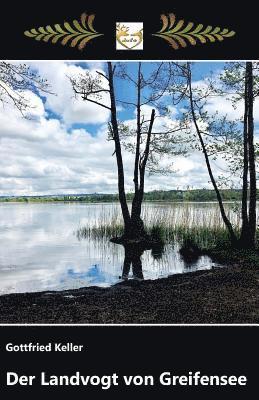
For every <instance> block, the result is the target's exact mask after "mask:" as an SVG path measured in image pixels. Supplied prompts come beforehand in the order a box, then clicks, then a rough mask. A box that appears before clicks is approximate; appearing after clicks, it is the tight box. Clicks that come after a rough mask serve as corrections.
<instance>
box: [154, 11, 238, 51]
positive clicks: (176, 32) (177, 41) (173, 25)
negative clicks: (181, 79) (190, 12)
mask: <svg viewBox="0 0 259 400" xmlns="http://www.w3.org/2000/svg"><path fill="white" fill-rule="evenodd" d="M161 20H162V24H163V26H162V29H161V30H160V31H158V32H157V33H154V34H153V36H158V37H161V38H163V39H165V40H167V41H168V42H169V43H170V45H171V46H172V47H173V49H174V50H177V49H179V47H186V46H187V44H188V43H190V44H191V45H193V46H195V45H196V44H197V41H200V42H201V43H207V42H211V43H213V42H215V41H216V40H219V41H222V40H224V39H225V38H229V37H232V36H234V35H235V34H236V32H234V31H231V30H229V29H226V28H225V29H221V28H219V27H218V26H216V28H212V26H210V25H208V26H207V27H204V26H203V25H202V24H198V25H197V26H196V27H194V23H193V22H188V23H185V21H184V20H183V19H181V20H179V21H178V22H177V21H176V17H175V15H174V14H169V15H168V16H167V15H164V14H162V15H161Z"/></svg>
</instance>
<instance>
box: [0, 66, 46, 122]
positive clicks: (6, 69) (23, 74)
mask: <svg viewBox="0 0 259 400" xmlns="http://www.w3.org/2000/svg"><path fill="white" fill-rule="evenodd" d="M27 90H31V91H33V92H35V91H36V92H47V93H50V91H49V90H50V86H49V84H48V82H47V81H46V80H45V79H43V78H42V77H41V76H40V75H38V74H37V73H36V72H35V71H33V70H32V69H31V68H30V67H29V66H27V65H26V64H17V63H8V62H5V61H0V101H1V102H2V104H3V105H4V104H8V103H12V104H13V105H14V106H15V108H17V109H18V110H19V111H20V113H21V114H22V115H23V116H25V113H26V111H27V110H28V109H29V108H30V107H31V104H30V102H29V100H28V97H27V96H26V91H27Z"/></svg>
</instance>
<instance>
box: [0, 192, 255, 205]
mask: <svg viewBox="0 0 259 400" xmlns="http://www.w3.org/2000/svg"><path fill="white" fill-rule="evenodd" d="M221 195H222V199H223V201H241V200H242V190H241V189H223V190H221ZM133 197H134V193H127V194H126V198H127V200H128V201H132V200H133ZM257 198H259V190H257ZM52 201H54V202H55V201H61V202H69V201H80V202H87V203H109V202H116V201H119V198H118V195H117V194H105V193H104V194H99V193H93V194H80V195H75V194H71V195H53V196H17V197H16V196H6V197H4V196H1V197H0V202H24V203H26V202H52ZM144 201H164V202H167V201H168V202H177V201H179V202H181V201H197V202H199V201H204V202H206V201H217V197H216V194H215V191H214V190H209V189H190V190H154V191H151V192H147V193H144Z"/></svg>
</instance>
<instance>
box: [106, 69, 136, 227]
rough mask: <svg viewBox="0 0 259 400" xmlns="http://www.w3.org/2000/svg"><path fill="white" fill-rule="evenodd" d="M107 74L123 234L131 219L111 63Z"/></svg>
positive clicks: (129, 225)
mask: <svg viewBox="0 0 259 400" xmlns="http://www.w3.org/2000/svg"><path fill="white" fill-rule="evenodd" d="M108 74H109V86H110V100H111V124H112V131H113V139H114V143H115V154H116V160H117V171H118V191H119V200H120V205H121V211H122V215H123V221H124V228H125V234H126V235H127V233H128V232H129V231H130V228H131V218H130V213H129V209H128V204H127V200H126V194H125V185H124V168H123V161H122V154H121V144H120V136H119V129H118V121H117V111H116V101H115V94H114V84H113V74H114V69H113V67H112V64H111V62H108Z"/></svg>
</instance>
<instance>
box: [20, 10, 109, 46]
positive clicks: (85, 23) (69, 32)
mask: <svg viewBox="0 0 259 400" xmlns="http://www.w3.org/2000/svg"><path fill="white" fill-rule="evenodd" d="M94 18H95V15H94V14H92V15H87V14H86V13H83V14H82V15H81V17H80V20H79V21H78V20H76V19H75V20H73V23H69V22H64V23H63V25H61V24H55V25H54V27H52V26H50V25H47V26H46V27H42V26H41V27H39V28H38V29H35V28H32V29H30V30H27V31H25V32H24V35H25V36H27V37H29V38H33V39H35V40H37V41H41V40H43V41H44V42H51V43H53V44H56V43H58V42H60V43H61V44H62V45H63V46H65V45H70V47H77V48H78V49H79V50H83V49H84V48H85V46H86V45H87V44H88V42H90V40H92V39H95V38H97V37H98V36H102V35H103V34H102V33H98V32H97V31H96V30H95V29H94V27H93V21H94Z"/></svg>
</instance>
